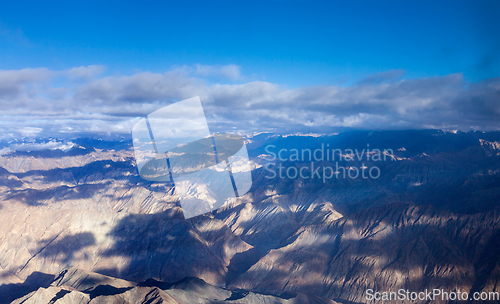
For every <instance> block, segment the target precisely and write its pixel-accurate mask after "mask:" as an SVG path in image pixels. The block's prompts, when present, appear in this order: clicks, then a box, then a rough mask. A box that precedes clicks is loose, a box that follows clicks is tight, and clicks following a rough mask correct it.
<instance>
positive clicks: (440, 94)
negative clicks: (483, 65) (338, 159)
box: [0, 66, 500, 136]
mask: <svg viewBox="0 0 500 304" xmlns="http://www.w3.org/2000/svg"><path fill="white" fill-rule="evenodd" d="M224 67H228V68H227V69H228V71H229V72H228V71H223V70H224ZM230 67H231V66H221V67H207V66H198V67H197V68H196V70H191V72H189V71H187V70H186V69H176V70H172V71H168V72H166V73H152V72H141V73H136V74H132V75H126V76H106V77H104V76H99V75H100V73H101V72H102V71H103V67H98V66H89V67H78V68H75V69H70V70H65V71H51V70H48V69H23V70H15V71H0V105H2V110H3V111H2V114H3V119H2V120H0V130H1V131H3V134H20V135H26V136H37V135H47V134H75V133H78V132H101V133H102V132H105V133H128V132H130V127H131V126H132V123H131V119H133V118H134V117H137V116H143V115H146V114H148V113H151V112H153V111H154V110H156V109H158V108H161V107H162V106H165V105H168V104H170V103H172V102H175V101H178V100H182V99H186V98H190V97H193V96H200V97H201V99H202V102H203V103H204V108H205V113H206V115H207V117H208V119H209V122H210V124H211V128H212V126H213V129H214V130H220V131H224V130H226V131H227V130H234V131H242V132H256V131H257V132H258V131H275V132H297V131H300V132H311V131H318V132H321V131H324V130H328V132H331V129H332V128H336V127H337V128H344V127H348V128H363V129H401V128H427V127H430V126H432V127H437V128H452V129H462V130H469V129H473V128H474V129H477V128H479V129H483V130H499V129H500V124H499V121H500V101H499V97H498V96H499V94H500V78H496V79H490V80H487V81H484V82H481V83H475V84H469V83H467V82H466V81H464V79H463V77H462V75H461V74H451V75H447V76H442V77H428V78H421V79H403V78H401V76H402V73H401V71H389V72H387V73H381V74H377V75H373V76H370V77H368V78H367V79H365V80H362V81H360V82H359V83H358V84H355V85H353V86H350V87H337V86H312V87H304V88H296V89H289V88H286V87H285V86H282V85H279V84H275V83H270V82H263V81H253V82H247V83H241V84H220V83H212V82H210V81H207V80H204V79H202V78H200V76H201V75H207V76H206V77H211V75H214V74H216V73H219V74H218V75H221V73H227V74H226V75H228V77H233V78H235V77H236V76H238V77H239V68H238V67H236V66H234V67H236V69H234V70H232V69H233V68H230ZM195 74H197V75H196V76H195ZM190 75H192V76H190ZM230 75H233V76H230ZM54 77H66V78H68V79H69V80H71V79H72V77H73V78H74V77H79V80H80V81H78V82H72V81H68V82H65V86H63V87H52V86H51V85H50V80H51V79H52V78H54Z"/></svg>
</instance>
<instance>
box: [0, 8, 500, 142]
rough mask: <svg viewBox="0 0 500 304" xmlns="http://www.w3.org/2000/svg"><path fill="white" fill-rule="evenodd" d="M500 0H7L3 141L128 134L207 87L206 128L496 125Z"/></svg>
mask: <svg viewBox="0 0 500 304" xmlns="http://www.w3.org/2000/svg"><path fill="white" fill-rule="evenodd" d="M499 37H500V1H486V0H480V1H418V2H417V1H408V0H398V1H328V2H319V1H312V2H311V1H307V2H306V1H304V2H296V1H240V0H238V1H234V0H233V1H199V2H189V1H188V2H185V1H170V2H167V1H161V2H152V1H141V2H139V1H136V2H127V1H46V2H41V1H5V0H0V108H1V109H2V112H1V113H0V140H1V139H2V138H14V137H16V136H34V137H36V136H41V135H53V136H77V134H81V133H85V134H88V133H110V134H111V133H122V134H130V130H131V127H132V125H133V123H134V119H136V120H137V117H141V116H145V115H147V114H149V113H151V112H153V111H155V110H157V109H159V108H161V107H164V106H166V105H168V104H171V103H173V102H176V101H179V100H182V99H187V98H191V97H194V96H200V99H201V101H202V103H203V105H204V110H205V113H206V115H207V118H208V119H209V123H211V124H213V125H214V127H211V129H213V130H218V131H221V132H222V131H223V132H227V131H232V132H239V133H253V132H263V131H268V132H280V133H290V132H304V133H306V132H336V131H338V130H345V129H346V128H348V129H370V130H372V129H378V130H380V129H427V128H434V129H437V128H439V129H459V130H463V131H470V130H500V123H499V122H500V77H499V76H500V56H499V55H500V38H499Z"/></svg>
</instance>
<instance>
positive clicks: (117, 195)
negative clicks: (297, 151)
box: [0, 131, 500, 303]
mask: <svg viewBox="0 0 500 304" xmlns="http://www.w3.org/2000/svg"><path fill="white" fill-rule="evenodd" d="M249 141H250V143H249V144H248V147H249V154H250V156H251V158H252V162H253V167H254V168H255V170H254V171H253V172H252V175H253V186H252V189H251V191H250V192H249V193H248V194H247V195H245V196H244V197H242V198H240V199H239V200H238V201H237V202H236V203H235V204H233V205H230V206H225V207H223V208H221V209H219V210H217V211H215V212H212V213H210V214H206V215H202V216H198V217H196V218H193V219H189V220H185V219H184V218H183V216H182V212H181V209H180V207H179V205H178V202H177V199H176V197H175V193H174V188H173V185H171V184H168V183H167V184H165V183H151V182H146V181H144V180H142V179H141V178H140V177H139V176H138V175H137V170H136V168H135V165H134V160H133V154H132V151H131V150H130V145H127V142H126V141H125V142H118V143H112V142H111V143H106V145H105V146H101V148H102V149H101V148H99V150H97V149H94V148H93V146H97V144H100V145H103V144H104V143H102V142H101V143H95V142H92V141H89V140H87V141H82V142H79V144H78V145H77V146H75V147H73V149H72V150H70V151H68V152H64V153H66V154H64V153H63V154H61V151H40V152H31V153H30V152H23V153H19V152H16V153H10V154H4V155H2V156H0V166H1V167H2V168H3V169H2V168H0V208H1V209H0V271H1V273H0V278H1V281H2V284H3V285H1V286H0V293H2V294H8V295H9V296H7V297H4V298H3V300H4V301H7V300H8V301H11V300H14V299H15V298H20V297H23V296H24V297H25V298H23V299H28V298H29V297H31V298H32V300H34V299H38V298H37V297H39V299H48V300H47V301H46V303H48V302H50V301H51V300H52V299H54V297H56V299H58V301H60V300H62V299H64V301H73V302H74V303H79V302H78V301H83V302H85V303H87V302H89V301H91V300H92V301H94V302H91V303H97V302H96V301H98V298H99V297H101V296H96V297H94V298H92V299H91V298H90V295H89V293H88V292H87V293H85V292H83V289H82V290H78V289H77V290H72V289H71V288H75V287H74V286H73V287H71V286H72V285H71V284H66V285H64V284H63V285H58V284H57V283H54V282H53V278H54V276H57V275H58V274H59V273H60V272H61V271H63V270H64V269H69V268H72V267H74V268H76V269H80V270H79V271H84V272H92V273H96V274H95V275H96V276H97V273H99V274H101V275H106V276H109V277H114V278H119V279H123V280H126V281H119V280H117V281H116V282H118V281H119V282H122V283H123V284H125V285H123V286H122V285H120V286H115V287H116V288H118V289H120V288H125V289H127V288H129V289H127V290H125V289H123V290H121V289H120V293H117V294H115V295H113V297H115V299H119V300H116V301H129V302H137V301H139V300H138V299H140V300H141V301H145V302H147V301H150V302H148V303H153V302H154V301H158V302H160V301H159V299H161V300H162V301H164V302H165V303H170V302H169V301H171V303H183V302H182V301H184V302H186V299H185V298H182V297H180V298H179V294H175V293H172V291H171V289H172V288H170V287H169V288H160V287H158V286H156V285H158V284H159V283H158V284H156V283H155V284H156V285H155V284H153V283H154V282H155V281H151V280H150V281H148V282H149V285H148V284H146V285H144V284H143V285H141V284H139V283H140V282H146V281H147V280H148V279H153V280H157V281H163V282H170V283H172V282H179V281H181V280H183V279H185V278H189V277H191V278H199V279H202V280H203V281H204V282H206V283H202V284H203V286H204V287H203V288H201V290H202V291H200V292H199V293H198V295H197V297H198V298H199V299H205V300H206V299H207V297H204V294H207V293H209V292H208V291H207V290H208V289H210V290H212V289H213V290H217V292H220V294H221V296H220V297H219V298H217V299H219V300H221V301H222V300H225V299H227V298H230V297H231V291H235V290H241V291H240V293H241V295H244V294H246V296H245V297H243V298H241V299H240V300H239V301H242V302H241V303H251V301H254V302H255V303H281V302H279V301H282V303H293V302H283V301H285V300H286V299H283V298H276V297H274V298H273V297H272V296H269V298H266V296H264V295H259V293H264V294H272V295H274V296H277V295H282V296H283V295H285V296H283V297H285V298H289V300H288V301H296V300H297V299H303V298H304V299H305V298H307V296H309V298H308V299H310V300H311V299H312V300H311V301H313V300H314V301H316V300H317V301H320V302H321V301H326V300H325V299H330V300H334V301H338V302H345V301H352V302H366V299H365V298H364V292H365V290H366V289H367V288H373V289H375V290H380V291H386V290H397V289H398V288H405V289H410V290H416V291H418V290H422V289H425V288H443V289H446V290H454V289H455V288H461V289H462V290H470V291H481V290H483V291H493V290H494V291H499V290H498V288H499V287H498V286H500V285H499V283H500V219H499V205H500V145H499V143H500V134H498V133H480V132H471V133H456V134H455V133H445V132H442V131H408V132H371V133H370V132H364V133H363V132H361V133H355V134H347V135H345V134H340V135H334V136H323V137H311V136H307V137H306V136H288V137H281V136H273V135H266V134H262V135H258V136H255V137H253V138H250V139H249ZM416 142H417V143H416ZM322 143H329V144H330V145H331V146H332V147H336V148H339V149H346V148H351V149H355V148H359V149H363V148H365V147H366V146H367V143H369V144H370V147H371V148H372V149H374V148H376V147H379V148H380V149H393V150H394V155H395V158H394V159H395V160H390V161H385V162H377V163H374V162H372V163H368V162H364V163H365V165H367V166H370V165H377V166H379V168H380V170H381V173H382V174H381V176H380V178H378V179H354V180H352V179H335V178H333V179H330V180H327V181H326V182H325V183H323V181H322V180H319V179H304V178H295V179H289V178H285V179H279V178H274V179H268V178H266V176H268V172H267V171H266V169H265V165H266V164H268V163H269V162H268V161H267V160H266V159H267V158H266V157H265V156H264V155H263V154H265V153H266V152H265V146H266V145H268V144H273V145H275V146H276V147H278V148H287V149H291V148H295V147H297V148H310V149H312V150H314V149H316V148H318V147H320V146H321V144H322ZM279 163H282V165H284V166H286V167H290V166H296V167H297V168H300V167H301V166H304V165H307V164H308V163H309V162H307V161H303V162H301V161H290V160H288V161H284V162H278V161H277V162H274V163H273V164H272V166H277V165H279ZM321 163H322V164H323V165H328V164H330V163H331V162H328V161H324V162H321ZM346 164H347V165H358V162H351V163H347V162H343V163H341V165H346ZM73 271H76V270H73ZM51 278H52V279H51ZM40 280H41V281H43V282H41V283H40ZM44 280H45V281H44ZM106 280H111V279H110V278H108V277H106ZM190 280H191V281H192V280H194V279H190ZM32 281H35V282H32ZM191 281H190V282H191ZM47 282H48V283H47ZM152 282H153V283H152ZM195 282H201V281H195ZM122 283H120V284H122ZM127 284H129V285H127ZM164 284H166V283H164ZM200 284H201V283H200ZM106 285H109V284H104V283H103V284H98V285H96V286H94V287H96V289H97V286H106ZM153 285H154V286H153ZM26 286H31V288H32V289H33V290H31V289H30V288H27V287H26ZM65 286H66V287H65ZM68 286H69V287H68ZM162 286H163V287H165V286H170V285H168V284H167V285H162ZM37 287H39V288H37ZM68 288H69V289H68ZM101 288H102V287H101ZM206 288H208V289H206ZM224 288H228V290H230V291H228V290H226V289H224ZM174 289H176V288H174ZM180 289H181V290H184V288H180ZM97 290H98V291H99V290H101V289H97ZM67 291H70V292H67ZM103 292H106V291H103ZM179 292H180V291H179ZM214 292H215V291H214ZM97 293H98V292H97V291H96V293H94V294H97ZM228 293H229V296H228V297H226V298H223V296H226V295H228ZM58 294H59V296H56V295H58ZM63 294H64V296H63V297H61V298H57V297H60V296H61V295H63ZM102 296H104V295H102ZM148 296H149V297H150V298H147V297H148ZM235 296H236V295H235ZM312 296H319V297H321V298H323V299H324V300H321V299H317V298H313V297H312ZM26 297H28V298H26ZM120 297H124V298H123V299H122V298H120ZM171 298H172V299H171ZM198 298H197V300H196V301H198ZM70 299H71V300H70ZM153 299H154V300H153ZM213 299H215V298H213ZM250 299H255V300H251V301H250ZM293 299H295V300H293ZM107 300H109V301H111V300H110V299H106V301H107ZM205 300H203V301H205ZM37 301H38V300H37ZM39 301H40V303H45V302H43V301H44V300H39ZM103 301H104V300H103ZM172 301H178V302H172ZM179 301H180V302H179ZM187 301H188V302H187V303H189V301H191V300H187ZM192 301H195V300H194V299H193V300H192ZM200 301H201V300H200ZM259 301H260V302H259ZM304 301H305V300H304ZM18 302H19V303H20V302H22V300H18ZM73 302H71V303H73ZM26 303H29V302H26ZM57 303H59V302H57ZM61 303H63V302H61ZM67 303H69V302H67ZM103 303H104V302H103ZM200 303H204V302H200ZM300 303H307V302H300ZM311 303H312V302H311Z"/></svg>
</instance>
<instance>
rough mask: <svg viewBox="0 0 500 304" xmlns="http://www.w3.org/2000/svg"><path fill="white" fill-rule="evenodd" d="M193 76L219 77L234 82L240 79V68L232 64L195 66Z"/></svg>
mask: <svg viewBox="0 0 500 304" xmlns="http://www.w3.org/2000/svg"><path fill="white" fill-rule="evenodd" d="M194 74H195V75H196V76H200V77H213V76H215V77H220V78H223V79H229V80H231V81H236V80H238V79H239V78H240V76H241V72H240V67H239V66H237V65H234V64H229V65H222V66H213V65H201V64H197V65H195V70H194Z"/></svg>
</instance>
